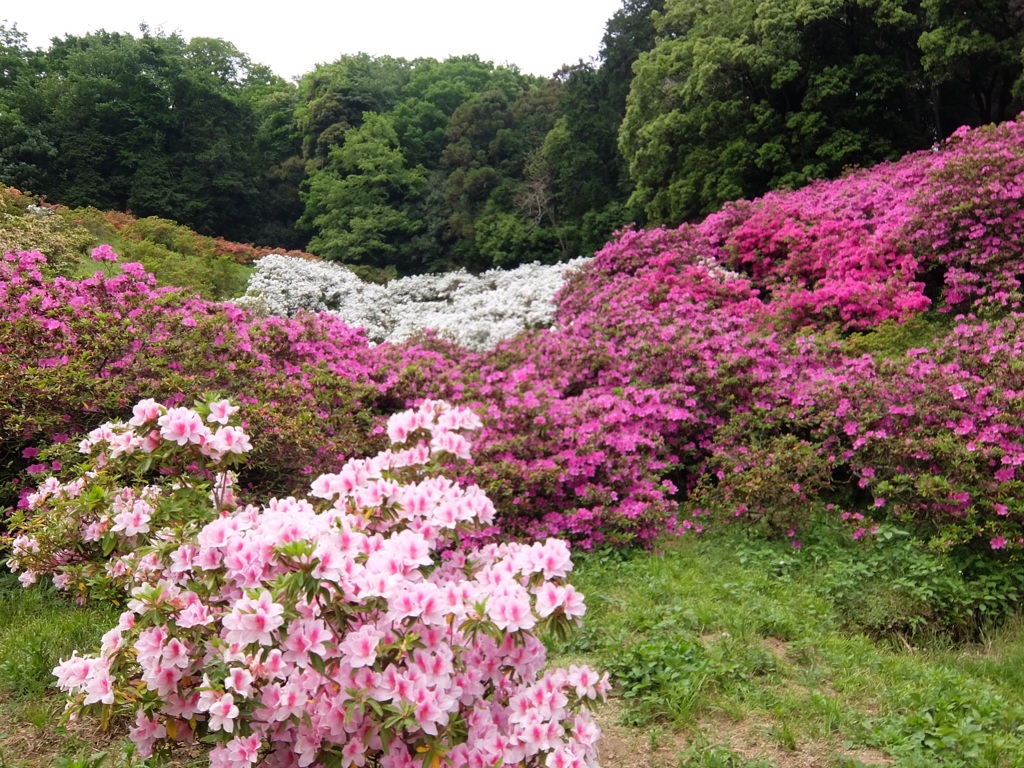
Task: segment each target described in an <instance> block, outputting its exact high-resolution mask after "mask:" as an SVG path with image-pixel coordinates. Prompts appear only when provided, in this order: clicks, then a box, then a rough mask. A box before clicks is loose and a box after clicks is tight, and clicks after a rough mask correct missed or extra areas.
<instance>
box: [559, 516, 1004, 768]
mask: <svg viewBox="0 0 1024 768" xmlns="http://www.w3.org/2000/svg"><path fill="white" fill-rule="evenodd" d="M905 546H907V545H906V544H905V543H904V542H903V541H900V540H893V541H892V542H891V543H890V544H889V545H887V546H886V547H881V552H879V551H877V550H878V548H876V550H868V551H865V549H864V548H863V547H855V546H854V545H853V544H852V542H850V543H845V542H841V541H838V540H836V539H835V538H834V537H833V538H828V537H825V538H823V539H822V540H821V541H819V542H817V543H812V544H806V543H805V546H804V547H803V548H802V549H800V550H799V551H798V550H794V549H793V548H792V547H791V546H789V545H788V543H787V542H780V543H778V544H770V543H765V542H763V541H761V542H758V541H756V540H754V539H750V538H746V537H744V536H743V535H742V534H739V533H736V532H732V531H726V532H724V533H718V534H715V535H712V536H708V537H705V538H704V539H697V538H684V539H680V540H678V541H675V542H672V543H670V544H668V545H667V546H666V547H665V548H664V549H663V550H662V551H660V552H657V553H632V554H627V555H620V554H617V553H596V554H592V555H587V556H583V557H578V558H577V569H576V572H575V574H574V578H573V581H574V583H575V584H576V585H577V588H578V589H580V590H581V591H582V592H583V594H585V595H586V596H587V604H588V613H587V618H586V624H585V627H584V628H583V629H582V630H581V631H580V632H579V633H577V634H576V635H575V636H574V637H573V638H571V639H570V640H569V641H568V642H566V643H565V644H563V645H561V646H557V645H553V651H554V654H553V655H554V659H553V661H554V662H555V663H569V662H572V661H576V662H579V661H587V662H589V663H592V664H594V665H596V666H599V667H602V668H604V669H607V670H609V671H610V672H611V673H612V676H613V683H614V689H615V691H616V696H617V698H618V703H619V704H620V705H621V710H620V712H619V714H618V716H617V719H618V723H619V725H620V726H622V727H620V728H619V729H618V730H617V731H616V733H617V734H618V738H620V739H625V740H627V741H628V740H630V739H633V740H634V741H635V745H640V746H637V747H636V748H640V747H642V746H643V745H644V742H645V741H646V742H647V748H646V749H645V750H644V751H645V752H646V753H647V764H649V765H664V766H693V767H694V768H697V767H703V768H711V767H713V766H741V767H743V768H754V766H777V767H778V768H785V767H786V766H811V765H816V766H834V767H836V768H846V767H848V766H863V765H899V766H909V767H914V768H916V767H917V766H921V767H922V768H923V767H924V766H965V767H966V766H972V767H975V766H992V767H993V768H999V767H1002V766H1006V767H1007V768H1008V767H1009V766H1016V765H1024V686H1022V685H1021V683H1022V682H1024V680H1022V677H1021V676H1022V675H1024V642H1022V641H1024V622H1022V621H1021V620H1019V619H1013V620H1010V621H1009V622H1007V623H1006V624H1005V625H1004V626H1002V627H1000V628H998V629H994V630H989V631H987V632H984V633H982V634H981V635H980V636H979V638H978V639H977V640H976V641H973V642H963V641H960V640H959V639H958V638H960V637H961V636H962V631H963V630H962V627H963V626H964V622H963V621H961V620H960V619H961V618H962V617H955V616H953V617H950V616H942V615H936V613H935V611H930V612H929V611H925V610H924V609H925V608H927V606H924V605H922V603H921V601H920V600H919V599H918V598H917V597H915V595H914V591H915V590H916V589H919V588H920V584H910V583H909V582H907V581H906V580H902V581H901V580H900V579H897V578H893V579H891V580H890V581H889V582H888V587H886V585H884V584H881V583H879V580H878V579H877V578H876V575H875V571H873V570H871V569H869V571H868V572H865V571H863V570H861V569H853V568H851V567H850V565H851V563H854V562H863V561H867V562H869V563H871V562H872V560H873V559H880V560H882V561H884V560H886V559H888V560H890V561H892V562H890V563H889V565H890V566H891V567H893V568H898V567H899V566H900V564H901V563H903V565H904V566H906V565H908V564H907V563H906V562H905V560H906V558H905V557H904V554H905V553H904V551H903V550H904V548H905ZM918 554H919V555H920V556H922V557H923V556H924V555H923V554H921V553H920V552H918ZM934 560H935V563H934V569H933V570H934V571H935V572H936V573H938V574H939V576H940V577H941V578H942V579H945V578H948V574H945V573H944V568H945V566H944V565H943V564H942V563H941V561H940V560H939V558H938V557H935V558H934ZM909 566H911V567H913V566H914V562H913V560H912V559H911V562H910V563H909ZM880 567H881V566H880ZM882 570H884V568H882ZM858 579H861V581H862V583H861V584H860V585H858V583H857V580H858ZM858 586H859V587H860V588H861V590H862V592H863V593H864V600H859V601H854V600H851V599H849V594H848V593H851V592H855V591H856V590H857V589H858ZM837 595H839V597H837ZM865 602H867V603H868V604H869V606H868V607H871V608H873V610H871V611H867V610H865V604H864V603H865ZM952 605H954V606H955V605H957V604H952ZM901 609H905V610H907V611H909V612H910V614H911V615H910V616H909V617H908V619H914V620H913V621H911V620H907V621H903V622H900V621H896V620H895V618H896V612H897V611H898V610H901ZM880 618H881V619H883V620H882V621H881V624H879V619H880ZM885 626H892V627H895V628H896V629H894V630H893V631H890V632H888V633H886V632H884V631H883V630H882V629H880V627H882V628H884V627H885ZM644 734H646V736H644ZM652 734H655V736H652ZM655 741H656V742H661V745H662V748H660V749H652V748H651V746H652V743H653V742H655ZM665 743H672V744H674V745H675V749H672V750H668V751H666V750H665V749H664V748H663V745H664V744H665ZM629 751H630V750H628V749H627V750H626V753H627V754H628V753H629ZM656 752H660V753H661V754H660V756H656V754H655V753H656ZM655 757H656V758H657V759H655ZM613 758H614V756H613ZM642 764H644V762H642V761H641V762H635V761H630V759H628V758H623V759H622V760H621V762H614V760H613V761H612V762H609V763H608V764H607V765H606V766H605V768H614V766H616V765H622V766H627V765H630V766H631V765H642Z"/></svg>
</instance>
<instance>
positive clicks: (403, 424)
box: [14, 401, 607, 768]
mask: <svg viewBox="0 0 1024 768" xmlns="http://www.w3.org/2000/svg"><path fill="white" fill-rule="evenodd" d="M229 410H230V406H229V404H228V403H226V402H215V403H209V402H207V403H206V404H204V405H202V406H201V407H200V408H198V409H197V410H196V411H189V410H188V409H165V408H161V407H160V406H159V405H157V404H156V403H154V402H153V401H145V402H142V403H139V404H138V405H137V406H136V407H135V409H134V413H135V416H134V417H133V420H132V422H130V423H129V424H128V425H117V424H109V425H104V426H102V427H101V428H100V430H99V432H97V433H96V434H95V435H94V436H93V437H92V438H91V439H89V440H88V441H87V443H85V444H83V446H82V447H83V449H85V450H88V451H90V452H91V454H92V460H91V461H90V462H89V463H88V466H87V468H86V474H85V475H84V476H83V477H82V478H80V479H81V480H82V484H83V490H82V494H89V493H92V491H91V490H89V491H86V490H85V487H86V486H88V487H89V488H90V489H91V488H95V487H96V484H95V483H96V482H98V481H97V478H99V477H100V475H101V474H104V473H106V474H108V475H110V476H112V477H118V478H120V479H121V480H122V481H123V480H129V481H131V482H132V483H134V485H133V487H135V486H137V485H138V484H139V483H142V482H154V478H155V482H157V483H158V484H159V487H161V489H162V490H161V493H160V501H156V495H155V493H154V494H152V499H151V500H152V501H154V502H155V503H153V504H150V505H149V506H150V507H152V508H153V510H154V512H153V513H152V516H151V517H150V519H149V520H148V521H147V522H151V523H153V526H154V527H155V526H156V525H157V524H159V525H160V526H161V527H160V528H159V529H158V530H152V531H143V530H142V529H141V528H140V527H139V526H138V525H137V523H139V520H138V519H137V518H132V519H131V520H129V521H128V522H130V523H131V524H132V525H135V530H134V531H129V530H124V531H121V533H124V534H129V533H131V534H132V535H133V536H135V537H142V538H140V539H137V540H136V542H135V543H136V545H137V546H136V548H135V549H134V550H133V551H132V552H131V553H129V554H125V555H123V556H121V557H115V558H114V559H113V560H112V561H111V564H110V566H111V569H112V571H114V572H115V575H117V573H116V572H117V570H118V567H119V564H123V565H125V567H126V572H127V574H128V577H127V579H128V584H127V585H126V586H127V587H128V588H129V589H130V599H129V600H128V604H127V605H128V610H127V611H125V613H123V614H122V616H121V618H120V621H119V622H118V624H117V626H116V627H114V628H113V629H111V630H110V631H109V632H108V633H107V634H106V635H104V638H103V642H102V645H101V648H100V651H99V654H98V655H96V656H78V655H72V657H71V658H69V659H66V660H64V661H62V662H61V663H60V664H59V665H58V667H57V668H56V669H55V670H54V673H55V675H56V676H57V678H58V684H59V685H60V687H61V688H63V689H64V690H66V691H68V693H69V697H70V704H69V711H70V713H71V715H72V716H77V715H78V714H80V713H82V712H91V713H96V714H98V715H99V716H100V718H101V720H102V722H103V723H104V724H105V723H107V722H109V721H110V719H111V718H113V717H118V716H122V715H123V716H125V717H128V718H131V720H132V721H133V722H134V726H133V727H132V728H131V731H130V736H131V739H132V741H133V742H134V743H135V744H136V746H137V748H138V750H139V752H140V754H142V755H143V756H148V755H150V754H152V753H153V752H154V751H160V752H163V753H168V752H170V751H171V750H172V749H173V745H174V744H175V743H178V742H182V741H190V740H192V739H194V738H196V737H200V738H203V740H204V741H206V742H209V743H212V744H213V745H214V746H213V750H212V752H211V753H210V764H211V766H231V767H232V768H234V767H235V766H239V767H241V766H248V765H251V764H252V763H254V762H257V761H259V760H261V759H262V760H264V761H265V762H263V763H262V764H266V765H279V766H299V765H322V766H327V765H340V766H350V765H357V766H364V765H373V766H381V767H382V768H390V767H395V766H412V765H418V764H420V763H424V764H427V765H434V766H438V765H442V764H443V765H449V766H476V765H481V766H482V765H492V764H520V765H524V766H537V767H539V766H541V765H545V766H549V767H550V766H555V767H556V768H562V767H567V766H571V765H596V749H595V744H596V740H597V737H598V734H599V731H598V729H597V728H596V726H594V725H593V723H592V722H591V721H590V719H589V716H588V714H587V711H586V707H588V706H590V705H591V704H592V703H593V702H594V701H595V700H596V699H597V698H598V697H603V696H604V693H605V690H606V686H607V680H606V678H603V677H599V676H598V675H597V674H596V673H594V672H593V671H592V670H590V669H589V668H586V667H583V668H577V667H575V666H574V667H570V668H569V669H568V670H563V669H548V670H546V671H544V666H545V652H544V646H543V644H542V643H541V642H540V640H539V639H538V638H537V635H536V632H539V631H542V630H545V629H550V630H561V631H564V630H565V629H566V628H567V627H569V626H571V625H572V624H574V623H576V622H578V620H579V617H580V616H582V614H583V610H584V606H583V601H582V597H581V596H580V595H579V594H577V593H576V592H575V591H574V590H573V588H572V587H571V586H569V585H566V584H565V583H564V579H565V576H566V574H567V572H568V570H569V569H570V568H571V561H570V558H569V550H568V547H567V546H566V545H565V544H564V543H563V542H560V541H557V540H554V539H551V540H548V541H547V542H545V543H543V544H541V543H536V544H533V545H516V544H501V545H493V544H492V545H487V546H484V547H482V548H478V549H477V548H471V547H467V546H466V544H465V543H464V541H465V537H466V536H469V537H470V538H472V534H473V531H474V530H475V528H476V526H477V525H478V523H479V522H484V523H486V522H488V521H489V520H490V518H491V517H492V516H493V506H492V505H491V504H490V502H489V500H488V499H487V497H486V496H485V495H484V494H483V493H481V492H480V490H479V489H478V488H475V487H472V486H470V487H466V488H463V487H462V486H460V485H459V484H457V483H453V482H452V481H450V480H447V479H445V478H444V477H441V476H437V475H435V474H434V473H433V472H432V471H431V466H432V462H433V460H434V459H435V457H437V456H438V455H440V454H444V453H451V454H454V455H456V456H459V457H462V458H468V456H469V442H468V440H467V439H466V438H465V437H464V435H463V434H462V433H463V432H464V431H466V430H469V429H474V428H476V427H478V426H479V420H478V419H477V417H476V416H475V415H473V414H472V413H471V412H469V411H466V410H463V409H455V408H450V407H449V406H448V405H446V404H445V403H443V402H436V401H427V402H425V403H423V404H422V405H421V406H420V407H419V408H418V409H417V410H416V411H408V412H404V413H401V414H397V415H395V416H393V417H392V418H391V419H390V420H389V421H388V426H387V431H388V435H389V437H391V438H392V440H394V441H395V443H396V447H395V448H394V449H392V450H388V451H385V452H383V453H380V454H378V455H377V456H375V457H373V458H371V459H353V460H350V461H349V462H347V463H346V464H345V466H344V467H342V468H341V470H340V471H339V472H337V473H332V474H326V475H321V476H320V477H318V478H317V479H316V480H314V481H313V483H312V486H311V489H312V490H311V493H310V495H309V497H307V498H303V499H296V498H294V497H289V498H284V499H272V500H271V501H269V502H268V503H266V504H263V505H260V506H257V505H255V504H248V505H245V506H238V507H235V508H234V509H231V507H232V504H231V502H230V499H229V498H228V497H227V496H225V495H223V494H220V495H218V494H216V493H215V496H214V503H213V504H212V505H211V504H209V502H207V501H206V499H204V498H203V494H202V491H203V490H205V485H204V483H206V482H208V480H209V478H208V477H207V476H206V475H205V474H204V473H202V472H200V473H199V474H198V475H196V471H195V469H196V468H195V467H194V460H195V459H196V458H197V453H198V455H199V456H207V455H208V454H212V455H211V456H209V457H210V458H215V456H216V454H217V453H218V452H219V449H218V447H217V446H218V443H217V439H216V433H215V434H214V435H213V437H210V435H209V429H207V428H206V424H207V423H209V421H210V419H211V418H214V417H216V416H218V415H223V416H224V417H225V418H227V417H228V416H229V415H230V414H228V413H227V411H229ZM204 415H206V419H204V418H203V416H204ZM220 429H229V427H221V428H220ZM218 431H220V430H218ZM239 445H242V444H239ZM135 446H137V447H135ZM149 459H152V460H153V461H152V466H150V467H148V468H147V467H146V462H147V461H148V460H149ZM139 462H142V466H141V467H140V466H139ZM163 467H169V469H170V470H171V471H170V474H168V475H163V474H161V473H160V472H159V470H160V469H161V468H163ZM181 469H184V474H181V473H180V470H181ZM152 470H157V474H156V475H155V476H154V478H150V477H147V476H146V475H147V473H148V472H149V471H152ZM90 473H91V474H90ZM193 478H194V481H193ZM74 482H76V481H72V483H74ZM146 487H147V488H148V487H150V486H146ZM43 488H44V489H46V488H47V486H46V484H44V486H43ZM61 488H62V490H58V489H57V488H56V487H53V488H52V489H48V490H42V489H41V491H40V493H42V494H43V495H44V497H45V498H42V499H37V502H36V503H38V504H44V503H46V502H47V501H48V500H52V499H54V498H58V504H59V505H62V506H64V507H66V508H68V509H75V508H77V509H78V510H79V512H80V514H81V519H80V521H79V522H80V525H82V524H84V525H87V526H88V525H93V524H94V522H95V521H94V520H93V518H94V517H96V518H97V519H99V520H104V519H107V520H111V521H117V523H115V525H113V526H111V528H110V531H114V529H115V528H116V527H117V525H119V524H120V523H121V522H124V520H123V518H125V516H126V515H128V516H129V517H130V516H131V515H134V514H136V513H137V512H138V510H137V509H136V507H137V503H135V504H133V506H132V507H131V510H130V511H129V509H128V507H127V505H126V503H125V499H126V495H125V491H121V492H120V495H119V494H118V493H115V494H114V495H113V496H110V497H107V498H106V499H96V500H95V501H93V500H90V499H89V498H87V497H83V495H82V494H77V495H76V493H75V492H71V491H69V485H67V484H65V485H63V486H61ZM125 488H127V486H126V487H125ZM61 496H63V498H60V497H61ZM139 497H142V498H146V491H145V490H143V491H140V493H139V496H137V497H136V499H137V500H138V498H139ZM76 500H77V501H76ZM118 505H120V507H122V509H121V511H120V512H117V511H116V508H117V507H118ZM157 510H160V511H159V512H157ZM218 512H219V514H218ZM159 514H164V515H165V516H164V517H162V518H160V519H159V522H158V520H157V516H158V515H159ZM105 515H106V516H105ZM42 517H43V519H42V520H41V521H40V522H39V526H40V528H41V529H47V528H49V527H50V526H53V527H55V528H63V524H62V523H61V522H60V521H59V520H57V519H55V518H54V517H53V516H51V515H42ZM90 520H93V522H89V521H90ZM26 530H27V531H28V530H30V529H26ZM79 530H81V528H79ZM73 534H74V531H72V538H73ZM147 534H149V535H147ZM82 538H85V537H84V536H83V537H82ZM69 543H70V542H69ZM117 548H118V547H117V546H116V545H115V547H114V549H115V550H116V549H117ZM44 550H45V547H44V545H43V540H42V539H40V538H38V537H35V536H32V535H29V533H25V534H22V536H21V537H20V538H19V540H18V543H17V545H16V556H15V560H14V564H15V567H22V566H23V565H24V564H26V563H29V562H31V558H32V557H33V556H36V555H40V554H41V553H42V552H43V551H44Z"/></svg>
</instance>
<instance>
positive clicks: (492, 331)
mask: <svg viewBox="0 0 1024 768" xmlns="http://www.w3.org/2000/svg"><path fill="white" fill-rule="evenodd" d="M587 261H588V260H587V259H582V258H581V259H574V260H572V261H569V262H565V263H562V264H554V265H548V266H545V265H541V264H524V265H523V266H520V267H517V268H516V269H512V270H502V269H492V270H489V271H487V272H484V273H483V274H481V275H471V274H469V273H468V272H466V271H465V270H459V271H457V272H449V273H446V274H438V275H416V276H411V277H403V278H399V279H397V280H392V281H391V282H389V283H388V284H387V285H386V286H381V285H376V284H373V283H366V282H363V281H362V280H360V279H359V278H358V277H357V276H356V275H355V274H354V273H353V272H352V271H351V270H349V269H346V268H344V267H342V266H339V265H336V264H328V263H323V262H312V261H308V260H303V259H298V258H294V257H291V256H286V255H282V254H270V255H268V256H264V257H263V258H261V259H260V260H259V261H257V262H256V272H255V273H254V274H253V275H252V277H250V278H249V286H248V290H247V291H246V295H245V296H243V297H242V298H241V299H236V301H235V303H236V304H238V305H239V306H243V307H251V308H253V309H256V310H257V311H260V312H265V313H269V314H274V315H286V316H292V315H294V314H295V313H296V312H298V311H299V310H300V309H304V310H307V311H310V312H330V313H332V314H335V315H337V316H338V317H340V318H341V319H342V320H343V321H344V322H345V323H347V324H348V325H351V326H352V327H353V328H362V329H364V330H365V332H366V335H367V337H368V338H369V339H370V340H371V341H373V342H384V341H390V342H400V341H404V340H406V339H408V338H410V337H411V336H414V335H416V334H417V333H419V332H420V331H422V330H424V329H426V330H430V331H433V332H434V333H436V334H437V335H439V336H442V337H444V338H447V339H450V340H452V341H454V342H456V343H458V344H460V345H462V346H464V347H466V348H468V349H473V350H477V351H484V350H487V349H491V348H493V347H494V346H495V344H497V343H498V342H499V341H501V340H502V339H506V338H509V337H512V336H515V335H516V334H517V333H520V332H521V331H523V330H526V329H530V328H546V327H549V326H550V325H551V324H552V322H553V320H554V305H553V299H554V296H555V294H556V293H557V292H558V290H559V289H560V288H561V286H562V282H563V281H564V279H565V275H566V274H567V273H568V272H570V271H572V270H574V269H577V268H579V267H581V266H583V265H584V264H585V263H586V262H587Z"/></svg>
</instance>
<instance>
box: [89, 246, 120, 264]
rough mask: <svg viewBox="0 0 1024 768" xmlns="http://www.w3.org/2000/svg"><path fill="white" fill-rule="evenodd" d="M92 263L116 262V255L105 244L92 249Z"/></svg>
mask: <svg viewBox="0 0 1024 768" xmlns="http://www.w3.org/2000/svg"><path fill="white" fill-rule="evenodd" d="M92 260H93V261H117V254H116V253H115V252H114V249H113V248H111V247H110V246H109V245H107V244H103V245H99V246H96V247H95V248H93V249H92Z"/></svg>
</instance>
